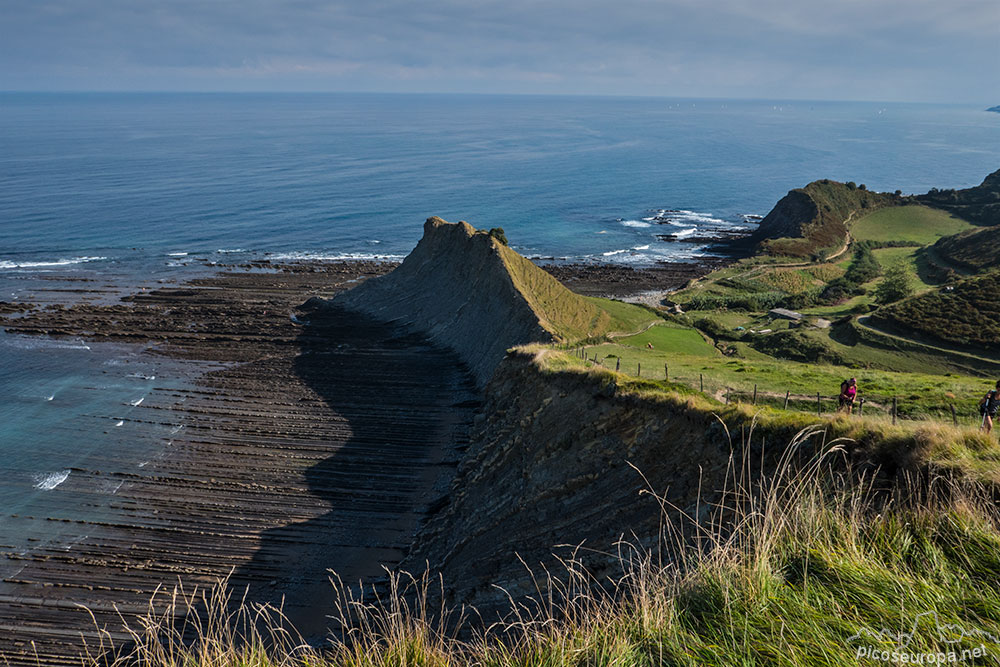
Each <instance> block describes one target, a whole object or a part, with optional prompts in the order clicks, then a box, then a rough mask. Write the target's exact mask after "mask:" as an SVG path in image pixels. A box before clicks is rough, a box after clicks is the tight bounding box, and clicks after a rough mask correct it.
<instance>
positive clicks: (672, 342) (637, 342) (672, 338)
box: [616, 325, 718, 357]
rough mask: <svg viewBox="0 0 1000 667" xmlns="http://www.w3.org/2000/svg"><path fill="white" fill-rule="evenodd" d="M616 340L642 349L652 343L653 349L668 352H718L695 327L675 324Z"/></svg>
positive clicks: (701, 354)
mask: <svg viewBox="0 0 1000 667" xmlns="http://www.w3.org/2000/svg"><path fill="white" fill-rule="evenodd" d="M616 341H617V342H619V343H621V344H622V345H625V346H628V347H632V348H639V349H643V350H645V349H648V348H647V347H646V346H647V345H652V346H653V350H657V351H660V352H667V353H669V354H681V355H688V356H694V357H714V356H716V355H717V354H718V352H717V351H716V349H715V348H714V347H713V346H712V345H711V343H708V342H706V341H705V339H704V338H703V337H702V335H701V334H700V333H698V332H697V331H696V330H695V329H687V328H681V327H677V326H669V325H660V326H655V327H653V328H651V329H649V330H648V331H645V332H643V333H641V334H639V335H637V336H628V337H626V338H618V339H616Z"/></svg>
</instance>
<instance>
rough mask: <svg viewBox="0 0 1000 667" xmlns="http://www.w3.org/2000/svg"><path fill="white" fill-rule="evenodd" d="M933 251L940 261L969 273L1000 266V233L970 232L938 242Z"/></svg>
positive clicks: (987, 231) (988, 230) (991, 231)
mask: <svg viewBox="0 0 1000 667" xmlns="http://www.w3.org/2000/svg"><path fill="white" fill-rule="evenodd" d="M933 251H934V252H935V253H936V254H937V255H938V256H940V257H941V258H942V259H944V260H946V261H948V262H950V263H952V264H954V265H957V266H958V267H960V268H964V269H967V270H971V271H982V270H984V269H993V268H996V267H998V266H1000V231H998V230H997V229H994V228H992V227H991V228H988V229H980V230H972V231H968V232H963V233H961V234H957V235H955V236H951V237H948V238H943V239H941V240H940V241H938V242H937V243H936V244H935V245H934V248H933Z"/></svg>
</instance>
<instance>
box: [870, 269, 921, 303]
mask: <svg viewBox="0 0 1000 667" xmlns="http://www.w3.org/2000/svg"><path fill="white" fill-rule="evenodd" d="M911 294H913V286H912V285H911V284H910V276H909V274H908V273H907V272H906V269H905V268H904V267H902V266H894V267H892V268H890V269H889V270H888V271H886V273H885V278H883V279H882V282H880V283H879V284H878V286H877V287H876V288H875V300H876V301H877V302H878V303H880V304H886V303H895V302H896V301H901V300H902V299H905V298H906V297H908V296H910V295H911Z"/></svg>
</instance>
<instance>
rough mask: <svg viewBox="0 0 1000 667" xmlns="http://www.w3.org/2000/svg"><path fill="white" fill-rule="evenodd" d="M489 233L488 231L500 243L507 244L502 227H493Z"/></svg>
mask: <svg viewBox="0 0 1000 667" xmlns="http://www.w3.org/2000/svg"><path fill="white" fill-rule="evenodd" d="M489 233H490V236H492V237H493V238H495V239H496V240H497V241H499V242H500V243H502V244H504V245H508V244H507V235H506V234H504V232H503V227H494V228H493V229H491V230H490V232H489Z"/></svg>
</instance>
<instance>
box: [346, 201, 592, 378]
mask: <svg viewBox="0 0 1000 667" xmlns="http://www.w3.org/2000/svg"><path fill="white" fill-rule="evenodd" d="M335 301H336V303H337V304H338V305H341V306H344V307H346V308H348V309H351V310H356V311H360V312H363V313H365V314H367V315H370V316H372V317H375V318H377V319H380V320H384V321H401V322H403V323H405V324H407V325H409V326H410V327H411V328H412V329H414V330H416V331H420V332H422V333H424V334H426V335H427V336H428V337H429V338H430V339H431V340H433V341H434V342H436V343H439V344H442V345H445V346H447V347H449V348H451V349H453V350H455V351H456V352H457V353H458V354H459V356H460V357H461V358H462V360H463V361H464V362H465V363H466V364H467V365H468V366H469V368H470V370H471V371H472V373H473V375H474V376H475V378H476V381H477V383H478V384H479V385H480V386H483V385H485V384H486V382H487V381H488V380H489V379H490V377H491V376H492V374H493V371H494V369H495V368H496V366H497V365H498V364H499V363H500V361H501V360H502V359H503V357H504V355H505V354H506V352H507V350H508V349H509V348H511V347H514V346H515V345H523V344H526V343H535V342H543V343H552V342H569V341H575V340H582V339H585V338H589V337H592V336H597V335H601V334H603V333H606V332H607V330H608V329H609V327H610V326H611V325H612V318H611V317H610V316H609V315H608V313H607V312H606V311H605V310H603V309H602V308H600V307H599V306H598V305H597V304H595V303H593V302H592V301H590V300H588V299H586V298H584V297H581V296H579V295H577V294H574V293H573V292H571V291H569V290H568V289H566V288H565V287H563V285H562V284H561V283H560V282H559V281H558V280H556V279H555V278H553V277H552V276H551V275H549V274H548V273H546V272H545V271H543V270H542V269H540V268H538V267H537V266H535V265H534V264H533V263H532V262H531V261H529V260H528V259H526V258H524V257H522V256H521V255H519V254H518V253H517V252H515V251H514V250H511V249H510V248H509V247H508V246H507V245H506V244H504V243H503V242H502V241H501V240H499V239H498V238H496V237H495V236H493V235H491V234H489V233H488V232H485V231H477V230H476V229H475V228H473V227H472V226H471V225H469V224H468V223H466V222H458V223H449V222H446V221H444V220H442V219H441V218H438V217H433V218H429V219H428V220H427V222H426V223H424V236H423V238H422V239H421V240H420V242H419V243H418V244H417V246H416V248H414V249H413V251H412V252H411V253H410V254H409V255H408V256H407V257H406V259H405V260H404V261H403V263H402V264H401V265H400V266H399V267H397V268H396V269H395V270H394V271H392V272H391V273H389V274H387V275H384V276H380V277H378V278H372V279H370V280H368V281H366V282H364V283H362V284H361V285H359V286H358V287H356V288H354V289H352V290H350V291H349V292H346V293H344V294H341V295H339V296H337V297H336V299H335Z"/></svg>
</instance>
